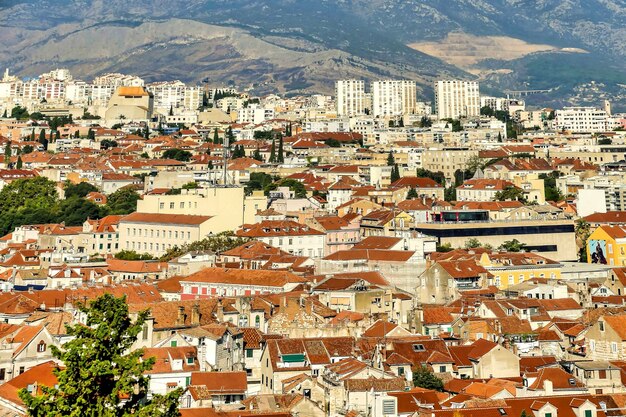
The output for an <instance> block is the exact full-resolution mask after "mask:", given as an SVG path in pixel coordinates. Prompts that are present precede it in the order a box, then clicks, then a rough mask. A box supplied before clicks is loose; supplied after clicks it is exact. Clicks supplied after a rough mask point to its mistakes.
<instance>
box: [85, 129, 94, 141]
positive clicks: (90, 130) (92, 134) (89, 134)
mask: <svg viewBox="0 0 626 417" xmlns="http://www.w3.org/2000/svg"><path fill="white" fill-rule="evenodd" d="M87 139H90V140H95V139H96V132H95V131H94V130H93V129H91V128H89V130H88V131H87Z"/></svg>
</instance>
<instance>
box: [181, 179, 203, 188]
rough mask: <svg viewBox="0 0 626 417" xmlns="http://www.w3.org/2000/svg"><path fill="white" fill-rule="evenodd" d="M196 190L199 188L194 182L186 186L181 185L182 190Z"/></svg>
mask: <svg viewBox="0 0 626 417" xmlns="http://www.w3.org/2000/svg"><path fill="white" fill-rule="evenodd" d="M197 188H200V187H198V184H197V183H196V182H195V181H190V182H188V183H187V184H183V186H182V189H183V190H195V189H197Z"/></svg>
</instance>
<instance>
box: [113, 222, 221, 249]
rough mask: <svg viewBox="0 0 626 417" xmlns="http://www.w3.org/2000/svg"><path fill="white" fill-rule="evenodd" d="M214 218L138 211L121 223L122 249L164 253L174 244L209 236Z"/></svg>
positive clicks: (175, 245)
mask: <svg viewBox="0 0 626 417" xmlns="http://www.w3.org/2000/svg"><path fill="white" fill-rule="evenodd" d="M210 220H211V217H210V216H194V215H185V214H155V213H138V212H135V213H132V214H130V215H128V216H126V217H124V218H123V219H122V220H120V222H119V226H118V227H119V228H118V230H119V240H120V242H122V243H121V248H120V249H124V250H132V251H136V252H141V253H143V252H146V253H149V254H151V255H153V256H161V255H163V254H164V253H165V252H167V251H168V250H169V249H171V248H173V247H181V246H183V245H185V244H189V243H192V242H196V241H198V240H202V239H204V238H205V237H207V236H208V235H209V234H210V232H211V226H210Z"/></svg>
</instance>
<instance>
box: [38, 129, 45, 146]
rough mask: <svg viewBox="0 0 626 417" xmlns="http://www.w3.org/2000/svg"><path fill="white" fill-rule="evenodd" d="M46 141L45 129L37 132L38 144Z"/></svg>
mask: <svg viewBox="0 0 626 417" xmlns="http://www.w3.org/2000/svg"><path fill="white" fill-rule="evenodd" d="M44 140H46V129H41V130H40V131H39V143H43V141H44Z"/></svg>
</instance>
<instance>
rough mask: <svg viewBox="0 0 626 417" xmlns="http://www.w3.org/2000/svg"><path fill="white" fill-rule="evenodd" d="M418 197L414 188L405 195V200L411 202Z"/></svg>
mask: <svg viewBox="0 0 626 417" xmlns="http://www.w3.org/2000/svg"><path fill="white" fill-rule="evenodd" d="M417 197H418V195H417V190H416V189H415V188H411V189H410V190H409V192H408V193H406V199H407V200H413V199H416V198H417Z"/></svg>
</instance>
